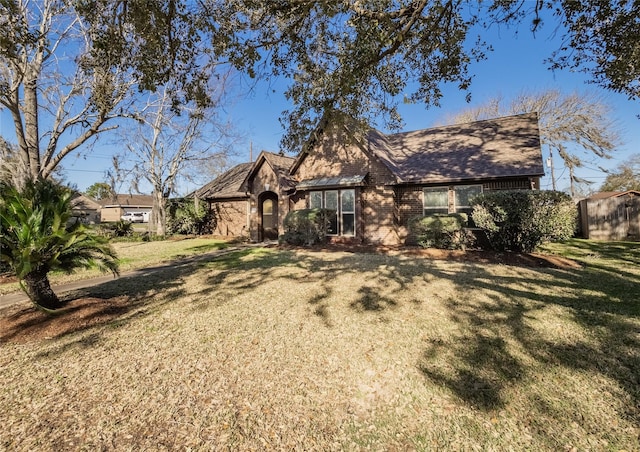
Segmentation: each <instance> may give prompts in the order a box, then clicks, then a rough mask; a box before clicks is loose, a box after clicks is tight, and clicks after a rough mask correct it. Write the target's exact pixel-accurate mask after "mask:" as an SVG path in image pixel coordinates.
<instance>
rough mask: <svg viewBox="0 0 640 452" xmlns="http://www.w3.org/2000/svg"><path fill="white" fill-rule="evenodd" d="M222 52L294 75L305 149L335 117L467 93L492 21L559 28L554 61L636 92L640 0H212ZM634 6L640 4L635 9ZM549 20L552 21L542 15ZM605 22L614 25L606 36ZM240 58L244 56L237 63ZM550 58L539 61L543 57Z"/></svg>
mask: <svg viewBox="0 0 640 452" xmlns="http://www.w3.org/2000/svg"><path fill="white" fill-rule="evenodd" d="M204 4H205V8H206V10H207V14H204V17H207V18H215V19H214V20H215V23H214V24H212V27H213V28H214V29H215V31H216V32H217V33H219V34H218V35H217V36H218V37H219V39H217V41H216V42H218V43H219V45H218V50H220V51H222V52H224V53H225V54H227V55H230V61H232V62H234V63H236V64H237V66H238V67H241V68H244V69H245V70H247V71H248V73H250V74H260V73H261V71H264V72H267V73H271V74H275V75H276V76H278V77H281V76H285V77H287V78H288V79H289V80H290V84H289V88H288V89H287V91H286V96H287V98H288V99H289V101H290V102H291V104H292V108H291V109H290V110H288V111H285V112H284V115H283V117H282V119H281V120H282V122H283V124H284V125H285V128H286V131H287V133H286V134H285V136H284V139H283V144H284V147H285V149H289V150H294V151H299V150H300V148H301V145H302V144H304V143H307V142H308V141H309V140H311V141H313V139H314V137H315V136H316V134H317V133H318V132H319V131H321V130H323V129H324V128H325V127H326V125H327V124H328V123H329V122H335V121H341V120H348V121H350V122H353V119H356V120H361V121H363V122H368V123H372V122H375V121H376V120H377V119H379V118H380V117H381V116H382V117H383V119H384V120H385V122H386V125H387V126H388V127H391V128H393V127H396V126H400V125H401V118H400V115H399V114H398V110H397V106H398V104H399V103H400V102H419V103H424V104H425V105H426V106H427V107H428V106H430V105H438V103H439V101H440V98H441V96H442V92H441V83H443V82H453V83H456V84H457V85H458V86H459V87H460V89H461V90H465V91H467V93H468V94H469V88H470V82H471V79H472V74H470V73H469V63H470V62H472V61H474V60H477V59H481V58H485V57H486V53H487V50H488V49H489V46H487V45H485V43H484V42H483V40H482V36H483V34H484V33H485V31H486V29H487V27H490V26H493V25H496V24H508V25H514V24H525V25H527V28H529V29H530V31H531V32H537V33H538V34H541V31H542V30H543V29H545V28H544V27H543V25H544V26H545V27H547V28H546V30H548V32H549V33H550V34H551V33H561V34H562V35H563V45H562V46H561V48H560V49H558V51H557V52H556V53H554V54H553V55H550V58H551V60H550V62H549V64H550V65H551V66H552V67H567V66H569V67H571V68H574V69H579V70H584V71H586V72H589V73H590V74H591V75H592V76H593V78H594V81H596V82H597V83H600V84H601V85H603V86H605V87H606V88H608V89H612V90H615V91H620V92H625V93H627V94H628V95H629V96H630V97H632V98H633V97H636V96H637V94H638V80H639V77H638V75H639V72H638V71H640V52H639V51H638V49H639V48H640V47H639V46H638V39H640V38H639V36H640V32H639V25H638V20H639V19H638V8H637V1H635V2H634V0H617V1H614V2H612V3H610V2H606V1H604V0H586V1H584V2H576V1H572V0H566V1H563V2H561V3H557V2H551V1H544V0H536V1H535V2H531V1H525V0H496V1H493V2H477V1H475V0H473V1H472V0H440V1H435V2H434V1H427V0H377V1H375V2H374V1H353V0H326V1H322V2H315V1H284V0H281V1H271V2H263V1H256V0H225V1H221V0H220V1H219V0H208V1H206V2H205V3H204ZM634 4H636V7H635V8H634ZM543 19H544V20H545V21H546V22H551V24H544V23H543ZM602 30H604V31H606V33H604V34H600V33H601V31H602ZM238 63H239V64H238ZM541 64H542V62H541Z"/></svg>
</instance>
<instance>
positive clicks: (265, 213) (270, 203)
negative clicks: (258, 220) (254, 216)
mask: <svg viewBox="0 0 640 452" xmlns="http://www.w3.org/2000/svg"><path fill="white" fill-rule="evenodd" d="M260 210H261V212H262V240H277V238H278V197H277V196H276V194H275V193H268V194H266V195H265V197H264V198H263V199H262V203H261V205H260Z"/></svg>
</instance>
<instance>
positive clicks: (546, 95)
mask: <svg viewBox="0 0 640 452" xmlns="http://www.w3.org/2000/svg"><path fill="white" fill-rule="evenodd" d="M531 112H537V113H538V115H539V125H540V139H541V141H542V145H543V146H546V147H547V149H548V152H549V156H550V160H549V163H551V165H552V166H551V180H552V183H553V189H554V190H555V189H556V178H555V173H554V171H555V170H554V166H553V165H554V163H553V162H554V156H558V157H560V159H561V160H562V162H563V164H564V166H565V167H566V168H567V170H568V171H569V180H570V191H571V195H572V196H576V195H577V190H576V184H580V183H584V182H585V180H584V179H582V178H581V177H579V176H578V175H577V174H576V170H577V169H579V168H581V167H582V166H584V164H585V159H587V161H588V162H590V163H591V161H592V160H593V159H595V158H610V157H611V153H612V152H613V151H614V150H615V149H616V147H617V146H618V145H619V144H620V134H619V132H618V127H617V126H616V123H615V120H614V119H613V117H612V115H613V110H612V108H611V106H609V105H608V104H607V103H606V102H605V101H604V100H603V99H602V98H600V97H599V96H597V95H594V94H591V93H578V92H575V93H571V94H563V93H561V92H560V91H558V90H554V89H551V90H546V91H541V92H538V93H522V94H520V95H519V96H516V97H515V98H514V99H512V100H511V102H509V103H506V102H505V101H504V99H502V98H500V97H496V98H493V99H490V100H488V101H487V102H485V103H484V104H483V105H480V106H478V107H475V108H470V109H468V110H465V111H463V112H461V113H459V114H457V115H454V116H451V117H449V119H448V122H452V123H462V122H469V121H476V120H480V119H489V118H495V117H498V116H505V115H513V114H520V113H531Z"/></svg>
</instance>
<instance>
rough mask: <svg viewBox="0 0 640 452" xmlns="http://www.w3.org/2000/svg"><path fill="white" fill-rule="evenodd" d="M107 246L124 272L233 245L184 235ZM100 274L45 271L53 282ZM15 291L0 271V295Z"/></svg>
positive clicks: (85, 271) (64, 281)
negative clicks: (175, 238) (177, 238)
mask: <svg viewBox="0 0 640 452" xmlns="http://www.w3.org/2000/svg"><path fill="white" fill-rule="evenodd" d="M111 246H113V248H114V249H115V251H116V253H117V255H118V259H119V261H120V272H127V271H129V270H136V269H139V268H145V267H148V266H151V265H157V264H161V263H164V262H169V261H172V260H175V259H182V258H185V257H189V256H196V255H200V254H204V253H207V252H211V251H215V250H220V249H224V248H227V247H229V246H233V244H231V243H228V242H226V241H224V240H219V239H209V238H188V239H184V240H162V241H155V242H140V241H138V242H115V243H112V244H111ZM102 275H103V274H102V273H101V272H99V271H98V270H78V271H76V272H75V273H72V274H65V273H62V272H52V273H50V274H49V279H50V281H51V284H53V285H57V284H65V283H68V282H72V281H79V280H83V279H89V278H95V277H98V276H102ZM18 291H20V286H19V285H18V283H17V282H16V281H15V278H14V277H10V276H4V277H3V276H2V275H0V295H5V294H8V293H13V292H18Z"/></svg>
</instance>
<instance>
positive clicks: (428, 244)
mask: <svg viewBox="0 0 640 452" xmlns="http://www.w3.org/2000/svg"><path fill="white" fill-rule="evenodd" d="M466 224H467V215H466V214H464V213H452V214H434V215H427V216H424V217H414V218H411V219H410V220H409V231H410V233H411V234H412V235H413V236H414V237H415V239H416V242H417V243H418V245H420V246H422V247H423V248H440V249H449V250H453V249H465V248H466V247H468V246H470V245H471V244H472V243H473V241H474V238H473V235H472V234H471V233H470V232H468V231H466V230H465V229H464V227H465V226H466Z"/></svg>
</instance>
